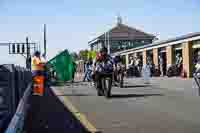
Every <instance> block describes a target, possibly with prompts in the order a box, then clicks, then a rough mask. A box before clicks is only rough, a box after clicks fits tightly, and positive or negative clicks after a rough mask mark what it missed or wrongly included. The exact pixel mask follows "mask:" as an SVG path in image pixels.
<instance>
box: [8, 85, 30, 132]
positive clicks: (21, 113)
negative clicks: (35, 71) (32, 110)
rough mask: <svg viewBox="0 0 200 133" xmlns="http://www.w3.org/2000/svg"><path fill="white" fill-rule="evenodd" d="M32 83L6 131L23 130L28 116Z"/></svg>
mask: <svg viewBox="0 0 200 133" xmlns="http://www.w3.org/2000/svg"><path fill="white" fill-rule="evenodd" d="M31 90H32V84H29V86H28V88H27V89H26V91H25V93H24V96H23V97H22V98H21V100H20V103H19V105H18V108H17V111H16V113H15V115H14V117H13V118H12V121H11V122H10V124H9V126H8V128H7V130H6V132H5V133H20V132H23V126H24V120H25V117H26V113H27V109H28V106H29V104H28V99H29V96H30V95H31Z"/></svg>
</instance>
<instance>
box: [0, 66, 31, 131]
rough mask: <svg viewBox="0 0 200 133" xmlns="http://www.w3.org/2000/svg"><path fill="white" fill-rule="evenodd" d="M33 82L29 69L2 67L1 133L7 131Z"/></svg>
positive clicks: (0, 75) (0, 76) (0, 77)
mask: <svg viewBox="0 0 200 133" xmlns="http://www.w3.org/2000/svg"><path fill="white" fill-rule="evenodd" d="M31 81H32V77H31V72H30V71H28V70H27V69H25V68H22V67H19V66H15V65H13V64H4V65H0V132H4V131H5V130H6V129H7V127H8V124H9V123H10V121H11V119H12V118H13V116H14V114H15V112H16V110H17V106H18V104H19V101H20V99H21V98H22V97H23V95H24V92H25V90H26V89H27V87H28V84H30V83H31Z"/></svg>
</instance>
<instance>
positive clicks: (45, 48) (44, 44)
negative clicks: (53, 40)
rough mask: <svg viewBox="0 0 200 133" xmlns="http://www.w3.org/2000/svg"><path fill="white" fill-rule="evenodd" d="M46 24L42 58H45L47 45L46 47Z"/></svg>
mask: <svg viewBox="0 0 200 133" xmlns="http://www.w3.org/2000/svg"><path fill="white" fill-rule="evenodd" d="M46 43H47V42H46V24H44V57H45V58H46V52H47V45H46Z"/></svg>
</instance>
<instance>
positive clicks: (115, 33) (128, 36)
mask: <svg viewBox="0 0 200 133" xmlns="http://www.w3.org/2000/svg"><path fill="white" fill-rule="evenodd" d="M107 34H109V38H110V39H111V40H134V39H153V38H155V36H154V35H152V34H149V33H145V32H143V31H141V30H138V29H136V28H132V27H129V26H127V25H124V24H118V25H117V26H115V27H114V28H112V29H111V30H109V31H108V32H107ZM96 39H98V40H104V39H105V33H104V34H102V35H100V36H99V37H97V38H95V39H93V40H92V41H90V42H89V44H90V43H91V44H92V42H94V40H96Z"/></svg>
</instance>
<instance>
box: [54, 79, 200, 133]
mask: <svg viewBox="0 0 200 133" xmlns="http://www.w3.org/2000/svg"><path fill="white" fill-rule="evenodd" d="M175 79H176V78H174V79H168V80H165V81H164V80H162V79H156V80H154V79H152V81H151V83H152V85H151V86H146V85H144V84H143V81H142V80H141V79H134V80H130V79H128V80H126V88H113V89H112V94H113V97H112V98H111V99H105V98H104V97H98V96H96V90H95V89H94V87H93V86H92V85H90V84H88V83H81V82H80V83H75V84H73V85H66V86H65V87H54V88H53V89H54V90H56V92H57V93H58V92H59V94H58V95H59V96H58V97H59V98H63V97H67V99H69V101H70V102H71V103H72V104H73V106H74V107H76V109H77V110H79V112H80V113H81V114H84V115H85V116H86V118H87V119H88V121H89V122H90V123H92V125H93V126H95V127H96V128H97V129H99V130H100V131H102V132H104V133H122V132H124V133H133V132H134V133H199V132H200V115H199V113H200V106H199V103H200V97H198V96H195V95H194V94H195V93H194V94H193V93H190V92H191V91H183V90H185V89H186V90H187V89H188V90H189V89H191V88H192V87H190V85H189V84H190V83H191V81H188V80H187V81H184V82H183V81H181V80H180V79H176V80H175ZM159 80H160V81H159ZM158 82H159V83H160V84H158ZM179 82H180V83H186V82H187V85H182V84H181V85H176V84H175V83H178V84H179ZM176 86H177V87H178V88H176ZM183 86H184V88H183V89H182V90H181V89H180V88H181V87H183ZM187 86H188V87H187ZM180 90H181V91H180ZM194 90H195V89H194Z"/></svg>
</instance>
